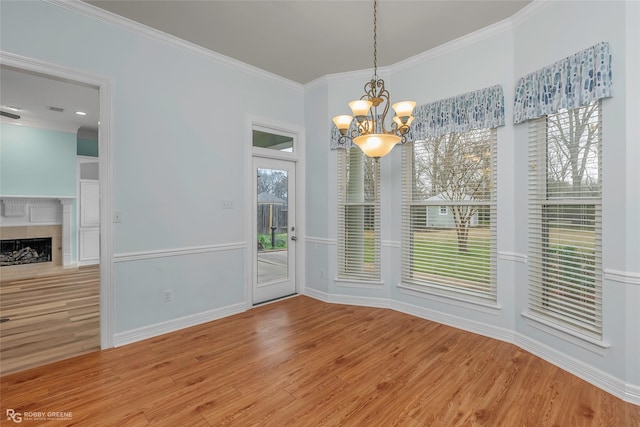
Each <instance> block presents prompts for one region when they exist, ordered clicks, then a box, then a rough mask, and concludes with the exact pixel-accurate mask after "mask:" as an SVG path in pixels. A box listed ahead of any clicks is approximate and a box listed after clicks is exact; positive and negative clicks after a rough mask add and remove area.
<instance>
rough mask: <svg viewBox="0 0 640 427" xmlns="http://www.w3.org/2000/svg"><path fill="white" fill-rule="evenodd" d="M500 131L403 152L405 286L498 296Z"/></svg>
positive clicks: (419, 145)
mask: <svg viewBox="0 0 640 427" xmlns="http://www.w3.org/2000/svg"><path fill="white" fill-rule="evenodd" d="M495 146H496V130H495V129H477V130H471V131H468V132H465V133H456V134H454V133H451V134H446V135H443V136H441V137H438V138H431V139H428V140H424V141H416V142H414V143H413V144H407V145H406V146H405V148H404V151H403V169H404V180H403V198H402V199H403V250H402V252H403V256H402V263H403V273H402V274H403V277H402V280H403V283H411V284H413V285H420V286H428V287H430V288H432V289H434V290H437V291H438V292H440V291H442V292H446V293H452V292H453V293H455V294H456V295H462V294H464V295H467V296H469V297H471V298H481V299H482V300H490V301H495V297H496V290H495V276H496V262H495V252H496V247H495V235H496V223H495V216H496V197H495V196H496V191H495V166H494V165H495Z"/></svg>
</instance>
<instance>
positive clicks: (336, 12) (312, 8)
mask: <svg viewBox="0 0 640 427" xmlns="http://www.w3.org/2000/svg"><path fill="white" fill-rule="evenodd" d="M85 2H86V3H90V4H92V5H94V6H97V7H99V8H102V9H104V10H107V11H109V12H112V13H115V14H116V15H120V16H122V17H125V18H128V19H130V20H132V21H136V22H139V23H142V24H144V25H146V26H149V27H152V28H155V29H158V30H161V31H163V32H165V33H168V34H171V35H174V36H176V37H179V38H181V39H183V40H186V41H189V42H192V43H194V44H196V45H200V46H202V47H205V48H207V49H209V50H212V51H214V52H217V53H221V54H223V55H226V56H229V57H231V58H235V59H237V60H240V61H242V62H244V63H247V64H250V65H253V66H255V67H258V68H261V69H263V70H267V71H270V72H272V73H274V74H277V75H280V76H282V77H285V78H287V79H290V80H293V81H295V82H299V83H302V84H304V83H308V82H310V81H312V80H314V79H317V78H318V77H321V76H323V75H326V74H333V73H341V72H346V71H354V70H363V69H371V68H373V1H371V0H354V1H338V0H321V1H312V0H297V1H267V0H261V1H244V0H235V1H218V0H205V1H203V0H145V1H140V0H121V1H113V0H85ZM528 3H530V0H498V1H495V0H494V1H487V0H428V1H425V0H423V1H419V0H413V1H404V0H380V2H379V4H378V66H380V67H384V66H389V65H392V64H394V63H396V62H399V61H401V60H404V59H407V58H410V57H412V56H414V55H417V54H419V53H422V52H425V51H427V50H429V49H432V48H434V47H437V46H439V45H442V44H444V43H446V42H449V41H451V40H454V39H457V38H459V37H462V36H464V35H466V34H469V33H472V32H474V31H476V30H479V29H481V28H484V27H486V26H489V25H491V24H494V23H497V22H499V21H502V20H504V19H506V18H509V17H511V16H512V15H513V14H514V13H516V12H517V11H518V10H520V9H522V8H523V7H524V6H526V5H527V4H528Z"/></svg>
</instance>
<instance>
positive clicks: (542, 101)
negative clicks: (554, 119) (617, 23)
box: [513, 42, 611, 123]
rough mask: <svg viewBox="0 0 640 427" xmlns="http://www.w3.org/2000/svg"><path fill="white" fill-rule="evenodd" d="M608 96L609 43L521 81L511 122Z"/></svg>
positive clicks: (609, 85)
mask: <svg viewBox="0 0 640 427" xmlns="http://www.w3.org/2000/svg"><path fill="white" fill-rule="evenodd" d="M610 96H611V53H610V52H609V43H606V42H603V43H598V44H597V45H595V46H592V47H590V48H588V49H585V50H583V51H581V52H578V53H576V54H575V55H572V56H569V57H568V58H565V59H563V60H561V61H558V62H556V63H554V64H551V65H548V66H546V67H544V68H541V69H539V70H537V71H534V72H533V73H531V74H527V75H526V76H524V77H522V78H520V80H518V84H517V86H516V94H515V102H514V108H513V122H514V123H521V122H524V121H525V120H530V119H536V118H538V117H542V116H544V115H546V114H553V113H557V112H558V111H559V110H562V109H571V108H576V107H580V106H582V105H586V104H588V103H590V102H592V101H595V100H597V99H600V98H607V97H610Z"/></svg>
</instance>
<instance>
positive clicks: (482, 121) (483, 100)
mask: <svg viewBox="0 0 640 427" xmlns="http://www.w3.org/2000/svg"><path fill="white" fill-rule="evenodd" d="M413 115H414V116H415V120H414V121H413V123H412V124H411V129H410V130H409V132H408V133H407V140H408V141H409V142H414V141H420V140H424V139H427V138H437V137H439V136H442V135H445V134H447V133H464V132H468V131H470V130H473V129H488V128H497V127H498V126H504V94H503V92H502V86H500V85H496V86H492V87H487V88H484V89H480V90H476V91H474V92H469V93H465V94H463V95H458V96H455V97H453V98H447V99H441V100H439V101H436V102H432V103H430V104H424V105H420V106H418V107H416V109H415V110H414V112H413Z"/></svg>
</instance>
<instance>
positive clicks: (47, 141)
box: [0, 123, 77, 197]
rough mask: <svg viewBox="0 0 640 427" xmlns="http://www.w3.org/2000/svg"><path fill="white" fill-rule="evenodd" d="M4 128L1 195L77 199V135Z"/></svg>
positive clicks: (0, 146)
mask: <svg viewBox="0 0 640 427" xmlns="http://www.w3.org/2000/svg"><path fill="white" fill-rule="evenodd" d="M0 126H1V127H0V154H1V156H0V194H2V195H5V196H7V195H20V196H22V195H41V196H74V197H75V195H76V187H77V182H76V170H77V164H76V162H77V161H76V150H77V148H76V135H75V134H74V133H69V132H61V131H54V130H45V129H37V128H30V127H26V126H18V125H12V124H4V123H3V124H1V125H0Z"/></svg>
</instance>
